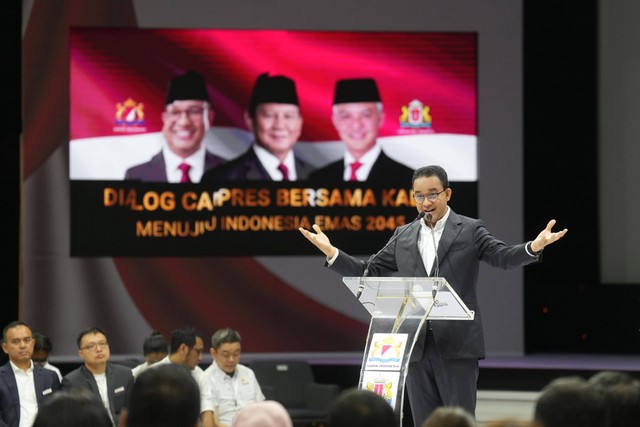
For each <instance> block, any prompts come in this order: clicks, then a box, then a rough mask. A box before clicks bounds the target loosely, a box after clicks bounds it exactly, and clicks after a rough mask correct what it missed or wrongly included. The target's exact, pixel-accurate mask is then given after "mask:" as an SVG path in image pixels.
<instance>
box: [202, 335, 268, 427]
mask: <svg viewBox="0 0 640 427" xmlns="http://www.w3.org/2000/svg"><path fill="white" fill-rule="evenodd" d="M241 342H242V338H241V337H240V334H239V333H238V332H237V331H234V330H233V329H230V328H225V329H220V330H218V331H216V332H215V333H214V334H213V335H212V336H211V348H210V349H209V352H210V353H211V357H213V362H212V363H211V366H209V367H208V368H207V369H206V370H205V376H206V378H207V381H208V382H210V383H211V384H212V385H213V390H214V394H215V395H216V400H217V401H218V408H217V410H216V416H217V419H218V422H219V424H220V425H223V426H230V425H231V421H232V420H233V417H234V416H235V415H236V412H237V411H238V409H240V408H242V407H244V406H246V405H248V404H250V403H255V402H261V401H263V400H265V397H264V395H263V394H262V390H261V389H260V385H259V384H258V380H257V379H256V376H255V375H254V373H253V371H252V370H251V369H250V368H248V367H246V366H244V365H241V364H240V354H241V352H242V345H241Z"/></svg>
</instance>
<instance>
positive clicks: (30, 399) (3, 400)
mask: <svg viewBox="0 0 640 427" xmlns="http://www.w3.org/2000/svg"><path fill="white" fill-rule="evenodd" d="M33 346H34V340H33V336H32V333H31V329H30V328H29V327H28V326H27V325H26V324H24V323H22V322H19V321H15V322H11V323H9V324H8V325H7V326H5V327H4V329H3V331H2V350H3V351H4V352H5V353H6V354H7V355H8V356H9V361H8V362H7V363H6V364H4V365H2V366H1V367H0V427H25V426H31V424H32V423H33V420H34V419H35V417H36V415H37V413H38V408H39V407H40V406H42V404H43V403H44V402H45V401H46V400H47V399H48V398H49V397H51V396H52V395H53V393H54V392H55V391H56V390H58V389H60V380H58V376H57V375H56V373H55V372H53V371H51V370H49V369H45V368H42V367H40V366H38V365H35V364H34V363H33V361H32V360H31V355H32V354H33Z"/></svg>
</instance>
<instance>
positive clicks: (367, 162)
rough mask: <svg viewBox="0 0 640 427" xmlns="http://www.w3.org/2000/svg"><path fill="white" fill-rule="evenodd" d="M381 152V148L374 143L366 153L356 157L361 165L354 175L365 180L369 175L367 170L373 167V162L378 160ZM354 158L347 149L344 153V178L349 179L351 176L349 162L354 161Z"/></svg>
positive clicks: (360, 179) (369, 170) (359, 179)
mask: <svg viewBox="0 0 640 427" xmlns="http://www.w3.org/2000/svg"><path fill="white" fill-rule="evenodd" d="M381 152H382V148H380V146H379V145H378V144H376V145H374V146H373V147H372V148H371V149H370V150H369V151H367V152H366V154H365V155H364V156H362V157H360V158H359V159H358V162H360V163H362V166H360V167H359V168H358V170H357V171H356V177H357V178H358V181H366V180H367V178H368V177H369V172H371V168H373V164H374V163H375V162H376V160H378V156H379V155H380V153H381ZM355 161H356V158H355V157H353V155H352V154H351V153H349V151H346V152H345V153H344V176H343V178H344V180H345V181H349V178H351V163H353V162H355Z"/></svg>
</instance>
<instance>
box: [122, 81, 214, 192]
mask: <svg viewBox="0 0 640 427" xmlns="http://www.w3.org/2000/svg"><path fill="white" fill-rule="evenodd" d="M214 116H215V114H214V111H213V107H212V106H211V102H210V100H209V94H208V91H207V86H206V84H205V81H204V77H203V76H202V75H201V74H200V73H197V72H195V71H187V72H186V73H185V74H182V75H179V76H177V77H175V78H173V79H172V80H171V81H170V82H169V87H168V88H167V94H166V99H165V110H164V112H163V113H162V135H163V137H164V140H165V144H164V146H163V147H162V150H161V151H160V152H159V153H157V154H156V155H154V156H153V157H152V158H151V160H149V161H148V162H146V163H142V164H139V165H136V166H132V167H130V168H129V169H127V171H126V173H125V179H127V180H139V181H145V182H173V183H188V182H200V178H201V177H202V175H203V174H204V172H205V171H207V170H208V169H210V168H213V167H214V166H217V165H219V164H221V163H223V162H224V159H223V158H222V157H219V156H216V155H215V154H213V153H211V152H209V151H208V150H207V149H206V147H205V145H204V144H203V140H204V137H205V135H206V133H207V130H208V129H209V127H210V126H211V123H213V118H214Z"/></svg>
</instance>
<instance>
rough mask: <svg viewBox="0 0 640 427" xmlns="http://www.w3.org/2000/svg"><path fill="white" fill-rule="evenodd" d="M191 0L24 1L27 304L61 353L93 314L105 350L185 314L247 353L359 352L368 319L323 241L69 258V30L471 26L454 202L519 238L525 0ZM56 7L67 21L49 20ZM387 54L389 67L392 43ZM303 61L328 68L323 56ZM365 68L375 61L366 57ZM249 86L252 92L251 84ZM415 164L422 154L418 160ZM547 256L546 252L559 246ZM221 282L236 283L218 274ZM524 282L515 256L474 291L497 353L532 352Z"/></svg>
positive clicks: (170, 325) (130, 343)
mask: <svg viewBox="0 0 640 427" xmlns="http://www.w3.org/2000/svg"><path fill="white" fill-rule="evenodd" d="M190 5H191V6H192V7H191V8H186V7H184V6H183V5H182V4H178V3H176V2H170V1H153V2H149V1H119V2H113V1H109V2H107V1H105V2H92V3H91V4H90V5H88V4H86V3H85V2H82V1H68V2H63V3H62V4H56V5H55V7H54V6H52V5H50V4H49V2H40V1H35V2H25V3H24V7H25V11H24V14H25V22H26V27H25V34H24V46H23V49H24V50H23V52H24V56H25V59H24V80H25V81H24V88H25V94H24V102H25V120H24V122H25V129H24V192H23V196H24V234H23V241H24V284H23V292H22V296H21V312H22V314H21V317H22V318H23V319H24V320H25V321H27V322H28V323H30V324H31V325H32V326H33V328H34V329H35V330H39V331H42V332H44V333H46V334H48V335H50V336H51V337H52V338H53V340H54V343H55V353H56V355H57V356H59V357H75V353H76V350H75V337H76V335H77V333H78V331H79V330H80V329H82V328H84V327H87V326H91V325H97V326H101V327H104V328H105V329H106V330H107V332H108V334H109V338H110V341H111V342H112V343H113V347H112V352H114V353H119V354H133V353H139V352H140V350H141V342H142V340H143V339H144V337H145V336H147V335H148V334H149V333H150V332H151V330H152V329H158V330H160V331H162V332H163V333H165V334H167V335H168V333H169V332H170V331H171V330H172V329H174V328H176V327H179V326H183V325H186V324H193V325H195V326H198V327H199V328H201V329H203V330H204V332H205V333H207V334H208V333H210V332H212V331H213V330H214V329H216V328H219V327H223V326H231V327H234V328H237V329H239V330H240V331H241V332H242V333H243V335H244V336H245V340H246V342H245V350H246V351H249V352H325V353H326V352H335V351H339V352H343V351H348V352H352V351H353V352H359V351H361V350H362V349H363V346H364V339H365V335H366V328H367V321H368V318H367V314H366V311H365V310H364V309H363V308H362V307H361V306H360V305H359V304H358V303H357V302H356V301H355V300H354V298H353V296H352V295H351V294H350V293H349V291H348V290H347V289H346V288H345V287H344V285H342V283H341V280H340V277H338V276H337V275H335V274H334V273H332V272H330V271H328V270H327V269H325V268H324V267H323V266H322V264H323V259H322V257H321V256H320V255H312V254H305V255H302V254H301V255H288V256H278V255H272V254H261V255H259V256H255V257H250V258H248V257H239V256H233V257H222V256H204V255H203V256H199V257H189V258H187V257H183V256H177V255H176V254H171V256H162V257H158V256H154V257H150V256H147V257H133V256H128V255H129V254H127V256H126V257H125V256H119V257H117V258H112V257H109V256H108V255H107V254H105V253H99V254H94V256H83V255H80V254H76V255H77V256H73V252H72V251H73V241H72V239H73V238H74V236H73V233H72V230H73V225H72V223H73V222H74V218H73V217H72V214H71V212H70V206H71V200H72V195H73V193H72V189H70V186H69V177H70V175H71V177H72V178H73V177H74V175H73V173H74V169H73V164H70V162H73V158H72V157H71V160H70V156H71V148H70V145H72V144H70V143H69V141H71V140H74V138H73V137H72V135H70V134H69V123H70V115H69V111H70V105H71V104H70V96H69V90H70V88H69V85H68V82H69V63H70V62H69V60H70V58H69V46H70V29H71V28H81V27H82V28H109V27H126V28H130V29H131V28H134V29H135V28H142V29H150V28H154V29H171V28H173V29H183V28H192V29H255V30H260V29H273V30H316V31H368V32H371V31H376V32H403V33H407V32H409V33H410V32H416V33H421V32H424V33H452V34H458V33H459V34H475V35H476V37H477V67H478V69H477V87H478V93H477V100H476V105H477V118H476V120H477V164H476V165H475V166H476V168H477V174H476V177H475V178H474V180H475V179H476V178H477V180H478V183H479V185H478V188H477V192H478V193H477V212H476V211H475V210H474V209H473V208H467V207H465V204H464V198H461V199H460V201H459V202H458V201H457V200H456V194H454V199H453V202H452V207H453V208H454V209H456V210H458V211H460V212H461V213H464V214H469V215H475V214H478V215H479V216H481V217H482V218H483V219H484V220H485V222H486V223H487V225H488V226H489V228H490V229H491V230H492V231H493V232H494V234H495V235H496V236H498V237H499V238H502V239H503V240H505V241H507V242H509V243H518V242H521V241H522V240H523V239H524V236H523V195H522V188H523V176H522V156H523V151H522V28H521V23H522V5H521V3H520V2H513V1H509V2H506V1H505V2H501V3H499V4H496V3H490V4H469V3H468V2H466V1H452V2H447V4H446V5H443V4H440V3H436V2H414V1H409V0H403V1H398V2H393V3H390V2H382V1H376V2H371V1H354V2H340V1H328V2H322V4H316V5H309V4H304V5H303V4H299V2H293V1H284V0H282V1H277V2H275V3H273V2H270V3H268V4H262V3H255V2H246V3H245V2H240V3H238V2H228V3H226V2H225V3H220V2H216V4H213V3H212V2H206V1H202V2H192V3H190ZM363 11H366V19H363V15H362V12H363ZM52 14H54V15H55V16H59V17H60V19H57V20H55V22H52V20H50V19H49V17H50V16H52ZM114 42H115V41H114ZM401 48H403V46H398V47H397V49H401ZM118 49H120V50H123V51H125V50H126V51H127V52H129V53H130V54H131V55H133V56H136V54H139V55H143V54H144V51H143V50H140V51H136V49H137V47H136V46H135V45H126V44H123V45H121V46H120V45H119V46H117V49H116V50H118ZM238 49H244V52H243V53H244V54H245V55H246V57H247V61H252V60H253V59H255V58H256V56H257V54H258V52H252V49H253V46H244V47H242V48H238ZM392 50H393V49H392ZM233 53H234V54H237V53H238V52H237V51H234V52H233ZM291 55H292V58H291V59H292V60H294V61H295V57H294V55H293V53H292V54H291ZM314 59H315V60H316V62H317V64H313V60H314ZM378 61H379V64H380V65H381V66H384V67H385V68H389V69H392V70H393V69H394V67H393V61H394V55H393V54H390V55H389V56H388V57H383V56H381V57H380V58H378ZM310 62H312V64H311V65H313V66H316V67H319V66H321V65H322V58H312V59H311V60H310ZM374 62H375V61H374ZM362 71H363V72H365V71H366V72H367V74H369V73H370V72H371V71H372V70H371V69H370V68H367V69H366V70H364V69H363V70H362ZM400 71H402V70H400ZM398 74H399V75H398V76H397V79H396V81H398V82H399V81H401V79H405V78H406V79H410V77H409V76H406V73H402V72H399V73H398ZM165 77H166V75H165ZM243 87H245V89H243V90H245V91H246V84H245V86H243ZM96 90H98V91H100V92H101V91H104V90H107V88H96ZM383 91H384V89H383ZM383 96H384V95H383ZM401 102H405V101H401ZM472 128H473V127H472ZM310 129H313V127H311V128H310ZM472 133H473V132H472ZM308 139H309V140H311V138H308ZM323 140H324V139H323ZM417 165H418V163H417V161H416V163H415V164H412V166H417ZM74 181H75V180H74ZM78 181H84V179H82V180H78ZM472 181H473V180H472ZM74 215H75V214H74ZM548 215H553V210H552V209H551V211H550V212H548V213H545V215H544V216H542V217H541V218H537V219H536V223H535V232H537V231H538V230H539V229H540V228H542V227H543V226H544V224H546V221H547V220H548V219H549V217H548ZM527 237H533V236H527ZM300 238H301V239H302V237H300ZM355 238H356V237H354V239H355ZM383 240H384V239H383ZM383 240H382V241H383ZM365 249H366V250H364V249H363V250H362V253H361V254H360V255H362V256H368V255H370V252H371V251H370V250H369V249H370V248H369V247H366V246H365ZM547 256H548V257H553V253H549V255H547ZM536 268H537V267H536ZM540 268H543V269H544V268H545V267H544V265H543V266H541V267H540ZM218 280H221V281H224V282H225V283H227V285H225V286H224V287H216V286H212V284H213V283H215V282H217V281H218ZM522 282H523V271H522V270H516V271H509V272H503V271H497V270H493V269H491V268H489V267H483V269H482V272H481V280H480V287H481V291H480V293H481V305H482V306H483V311H484V314H483V318H484V321H485V326H486V329H487V334H486V339H487V349H488V351H489V353H490V354H493V355H496V354H502V355H518V354H522V352H523V351H524V337H523V286H522Z"/></svg>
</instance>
